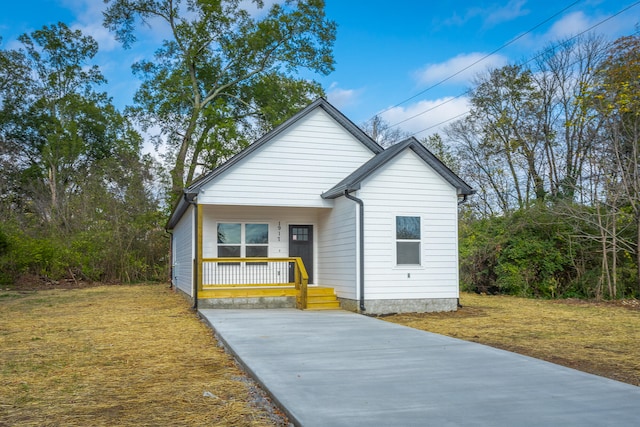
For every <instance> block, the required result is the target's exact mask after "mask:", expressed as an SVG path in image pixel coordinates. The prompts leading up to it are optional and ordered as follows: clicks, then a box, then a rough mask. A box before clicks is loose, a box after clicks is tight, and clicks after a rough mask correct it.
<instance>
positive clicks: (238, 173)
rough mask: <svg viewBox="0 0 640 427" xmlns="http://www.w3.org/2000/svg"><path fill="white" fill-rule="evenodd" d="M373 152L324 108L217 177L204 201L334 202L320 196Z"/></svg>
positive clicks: (322, 204) (203, 195)
mask: <svg viewBox="0 0 640 427" xmlns="http://www.w3.org/2000/svg"><path fill="white" fill-rule="evenodd" d="M371 157H373V153H372V152H371V151H370V150H369V149H368V148H366V147H365V146H364V145H363V144H362V143H361V142H360V141H358V140H357V139H355V138H354V137H353V135H351V134H350V133H349V132H347V131H346V130H345V129H344V128H343V127H342V126H341V125H340V124H338V123H337V122H336V121H334V120H333V119H332V118H331V117H330V116H329V115H328V114H327V113H325V112H324V111H323V110H322V109H316V110H315V111H313V112H311V113H310V114H309V115H307V116H306V117H304V119H302V120H300V121H299V122H297V123H295V124H294V125H292V126H291V127H290V128H288V129H286V130H285V131H284V132H283V133H281V134H280V135H278V136H276V137H275V138H274V139H273V140H271V141H269V142H267V143H266V144H265V145H264V146H262V147H260V148H259V149H258V150H256V151H254V152H253V153H251V154H250V155H249V156H247V157H246V158H244V159H242V160H241V161H240V162H239V163H237V164H236V165H235V166H234V167H232V168H231V169H230V170H228V171H225V172H224V173H223V174H222V175H220V176H218V177H216V178H215V179H214V180H213V181H212V182H211V183H209V184H208V185H206V186H205V188H204V189H203V190H202V191H201V193H200V195H199V196H198V202H199V203H201V204H218V205H245V206H246V205H253V206H301V207H330V206H332V205H333V201H332V200H323V199H322V198H321V197H320V195H321V194H322V193H323V192H325V191H327V190H329V189H330V188H331V187H333V186H334V185H335V184H337V183H338V182H340V181H341V180H342V179H343V178H345V177H346V176H347V175H349V174H350V173H351V172H353V171H354V170H355V169H357V168H358V167H359V166H360V165H362V164H363V163H364V162H366V161H367V160H369V159H370V158H371Z"/></svg>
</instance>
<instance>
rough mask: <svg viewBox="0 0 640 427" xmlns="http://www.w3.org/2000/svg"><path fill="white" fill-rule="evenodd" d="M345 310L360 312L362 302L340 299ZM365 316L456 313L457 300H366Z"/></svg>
mask: <svg viewBox="0 0 640 427" xmlns="http://www.w3.org/2000/svg"><path fill="white" fill-rule="evenodd" d="M338 300H340V306H341V307H342V308H343V309H344V310H348V311H353V312H356V313H359V312H360V302H359V301H357V300H352V299H346V298H338ZM364 307H365V311H364V314H392V313H430V312H438V311H456V310H457V309H458V299H457V298H424V299H377V300H369V299H367V300H365V301H364Z"/></svg>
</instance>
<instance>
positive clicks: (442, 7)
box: [0, 0, 640, 137]
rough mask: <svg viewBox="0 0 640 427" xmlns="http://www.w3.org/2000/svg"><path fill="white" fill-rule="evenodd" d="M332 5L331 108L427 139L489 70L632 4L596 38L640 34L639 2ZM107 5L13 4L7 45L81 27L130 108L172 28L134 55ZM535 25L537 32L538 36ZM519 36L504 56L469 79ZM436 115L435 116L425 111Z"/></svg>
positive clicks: (360, 0)
mask: <svg viewBox="0 0 640 427" xmlns="http://www.w3.org/2000/svg"><path fill="white" fill-rule="evenodd" d="M273 1H274V0H270V1H269V0H267V1H265V3H267V4H268V3H270V2H273ZM326 3H327V5H326V12H327V15H328V17H329V18H330V19H332V20H334V21H336V23H337V24H338V33H337V39H336V43H335V49H334V54H335V59H336V67H335V68H336V70H335V72H333V73H332V74H330V75H329V76H326V77H321V76H315V79H316V80H318V81H320V82H321V83H322V85H323V87H324V88H325V90H326V92H327V96H328V99H329V101H330V102H332V103H333V104H334V105H335V106H336V107H338V108H339V109H340V110H341V111H342V112H343V113H345V114H346V115H347V117H349V118H350V119H351V120H352V121H354V122H355V123H356V124H361V123H362V122H364V121H366V120H367V119H369V118H371V117H372V116H374V115H375V114H380V113H381V115H382V117H383V118H384V119H385V120H386V121H387V122H388V123H390V124H395V123H398V122H400V121H403V120H406V119H407V118H409V117H412V116H415V115H418V114H419V115H418V116H417V117H415V118H413V119H411V120H407V121H405V122H404V123H402V124H401V125H400V126H401V127H402V128H403V130H405V131H408V132H410V133H416V136H418V137H423V136H426V135H428V134H429V133H432V132H434V131H436V130H438V129H439V127H434V126H435V125H436V124H438V123H440V122H443V121H445V120H447V119H451V118H452V117H455V116H457V115H460V114H462V113H464V112H465V111H466V110H467V108H468V107H467V101H466V98H465V97H464V96H460V97H458V98H456V99H453V100H451V98H454V97H456V96H459V95H461V94H462V93H463V92H464V91H465V90H466V89H467V88H468V87H469V85H470V82H471V80H472V77H473V75H475V74H476V73H478V72H482V71H484V70H486V69H487V68H488V67H495V66H501V65H504V64H507V63H513V62H519V61H524V60H527V59H529V58H531V56H533V55H534V54H535V53H536V52H539V51H541V50H542V49H543V48H545V47H547V46H549V44H550V43H553V42H556V41H558V40H560V39H562V38H568V37H571V36H573V35H575V34H577V33H580V32H582V31H585V30H587V29H588V28H590V27H592V26H594V25H597V24H598V23H600V22H602V21H604V20H606V19H607V18H609V17H611V15H613V14H616V13H618V12H619V11H621V10H623V9H624V8H626V7H629V6H631V7H630V8H629V9H628V10H627V11H626V12H623V13H621V14H619V15H618V16H616V17H614V18H611V19H608V20H606V21H605V22H603V23H602V24H600V25H598V26H597V27H596V28H595V29H594V30H593V31H595V32H597V33H599V34H602V35H603V36H605V37H606V38H608V39H611V40H613V39H615V38H617V37H619V36H622V35H629V34H632V33H634V32H635V31H637V30H638V29H640V28H639V27H638V25H640V1H634V0H626V1H625V0H582V1H577V2H576V1H575V0H556V1H549V0H502V1H491V0H489V1H477V0H449V1H447V0H441V1H420V0H411V1H407V0H399V1H395V2H392V1H389V0H385V1H381V0H327V2H326ZM104 7H105V6H104V3H103V1H102V0H41V1H38V0H22V1H11V2H6V3H5V4H3V13H2V14H1V15H0V36H2V39H3V40H2V45H1V46H0V47H2V48H3V49H6V48H15V47H18V45H17V44H16V41H15V39H16V37H17V36H18V35H20V34H22V33H25V32H30V31H33V30H36V29H39V28H41V27H42V26H43V25H48V24H53V23H56V22H58V21H63V22H65V23H66V24H67V25H69V26H70V27H72V28H79V29H81V30H82V31H83V32H85V33H86V34H90V35H92V36H93V37H94V38H95V39H96V40H98V42H99V44H100V48H101V53H100V54H99V57H98V58H97V61H98V63H99V65H100V66H101V68H102V71H103V73H104V74H105V76H106V77H107V79H108V80H109V85H108V87H106V88H105V90H107V92H108V93H109V94H110V95H111V96H112V97H113V98H114V102H115V103H116V105H117V106H118V107H120V108H122V107H124V105H127V104H130V103H131V102H132V101H131V100H132V96H133V93H134V92H135V89H136V87H137V85H138V84H139V82H138V81H137V79H136V78H135V77H134V76H132V75H131V69H130V65H131V64H132V63H133V62H134V61H136V60H139V59H141V58H151V55H152V53H153V50H154V49H155V47H157V46H158V45H159V43H160V40H161V39H162V36H163V34H164V31H165V30H163V29H161V28H159V27H152V28H150V29H147V30H145V34H144V35H143V37H141V39H140V42H139V43H138V44H136V45H135V46H134V48H133V49H131V50H128V51H125V50H123V49H122V47H121V46H120V45H119V44H118V43H117V42H115V40H114V39H113V36H112V35H111V34H109V33H108V32H107V31H106V30H105V29H104V28H103V27H102V22H101V19H102V16H101V12H102V10H103V9H104ZM565 8H566V10H564V11H563V9H565ZM561 11H562V12H561ZM556 14H557V16H555V17H553V16H554V15H556ZM552 17H553V18H552ZM550 18H551V19H550ZM545 21H547V22H546V23H543V22H545ZM534 27H537V28H535V30H533V31H531V32H529V30H531V29H532V28H534ZM517 37H519V38H518V39H517V40H516V41H514V42H512V43H511V44H509V46H507V47H505V48H504V49H501V50H500V51H498V52H497V53H496V54H494V55H491V56H490V57H488V58H486V59H484V60H482V61H481V62H479V63H478V64H477V65H475V66H473V67H471V68H470V69H469V70H466V71H463V72H460V71H461V70H462V69H464V68H465V67H467V66H469V65H470V64H472V63H473V62H475V61H478V60H480V59H481V58H483V57H484V56H486V55H487V54H489V53H491V52H493V51H494V50H496V49H498V48H500V47H501V46H503V45H505V44H507V43H509V42H510V41H512V40H513V39H515V38H517ZM458 72H459V74H457V75H455V76H454V77H451V76H452V75H454V74H455V73H458ZM449 77H451V78H450V79H449V80H447V81H446V82H445V83H442V84H440V85H437V86H436V87H434V88H432V89H429V88H430V87H431V86H433V85H434V84H436V83H438V82H440V81H441V80H443V79H446V78H449ZM421 92H423V93H421ZM447 100H449V102H446V101H447ZM443 102H446V103H445V104H443ZM427 110H430V111H428V112H426V113H424V114H420V113H423V112H424V111H427ZM424 129H429V130H428V131H423V130H424ZM420 131H422V132H420Z"/></svg>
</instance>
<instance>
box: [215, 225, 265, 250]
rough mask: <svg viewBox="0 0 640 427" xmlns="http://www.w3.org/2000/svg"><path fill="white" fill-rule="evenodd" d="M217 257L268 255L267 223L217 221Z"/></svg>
mask: <svg viewBox="0 0 640 427" xmlns="http://www.w3.org/2000/svg"><path fill="white" fill-rule="evenodd" d="M217 232H218V257H220V258H262V257H267V256H268V255H269V224H253V223H247V224H243V223H237V222H235V223H234V222H219V223H218V227H217Z"/></svg>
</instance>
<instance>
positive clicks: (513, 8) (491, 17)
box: [443, 0, 530, 28]
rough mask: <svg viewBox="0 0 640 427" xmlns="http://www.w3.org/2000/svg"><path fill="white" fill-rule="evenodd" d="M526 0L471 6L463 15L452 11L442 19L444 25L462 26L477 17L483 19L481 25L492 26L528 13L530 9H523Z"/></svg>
mask: <svg viewBox="0 0 640 427" xmlns="http://www.w3.org/2000/svg"><path fill="white" fill-rule="evenodd" d="M526 3H527V0H510V1H509V3H507V4H506V5H505V6H502V7H498V6H495V5H493V6H490V7H487V8H481V7H472V8H469V9H467V10H466V11H465V12H464V14H463V15H460V14H458V13H457V12H454V13H453V15H452V16H451V17H449V18H447V19H445V20H444V21H443V24H444V25H446V26H456V27H462V26H463V25H466V24H468V23H469V21H471V20H473V19H475V18H479V19H481V20H482V21H483V24H482V26H483V27H485V28H487V27H494V26H496V25H498V24H501V23H503V22H508V21H513V20H514V19H516V18H519V17H521V16H524V15H528V14H529V12H530V10H529V9H524V8H523V7H524V5H525V4H526Z"/></svg>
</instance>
